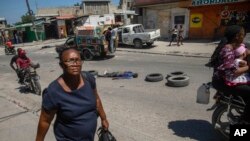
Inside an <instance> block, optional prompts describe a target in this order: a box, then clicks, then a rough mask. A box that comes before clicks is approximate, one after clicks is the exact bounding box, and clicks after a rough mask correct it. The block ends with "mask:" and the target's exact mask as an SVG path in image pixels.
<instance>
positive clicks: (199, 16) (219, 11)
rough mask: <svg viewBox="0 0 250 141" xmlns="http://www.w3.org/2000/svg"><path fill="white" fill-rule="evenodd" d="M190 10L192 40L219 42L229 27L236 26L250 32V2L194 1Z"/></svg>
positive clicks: (234, 0) (246, 0) (241, 0)
mask: <svg viewBox="0 0 250 141" xmlns="http://www.w3.org/2000/svg"><path fill="white" fill-rule="evenodd" d="M188 9H189V10H190V26H189V29H190V30H189V36H190V38H194V39H200V38H203V39H214V40H217V39H219V38H220V37H222V36H223V34H224V30H225V28H226V27H227V26H230V25H234V24H237V25H241V26H243V27H244V28H245V30H246V31H247V32H250V1H249V0H227V1H226V0H224V1H222V0H217V1H206V0H192V1H190V5H189V6H188Z"/></svg>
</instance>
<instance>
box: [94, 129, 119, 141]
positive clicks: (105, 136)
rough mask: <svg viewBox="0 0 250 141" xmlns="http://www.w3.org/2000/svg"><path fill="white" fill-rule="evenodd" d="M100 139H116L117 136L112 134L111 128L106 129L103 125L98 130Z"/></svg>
mask: <svg viewBox="0 0 250 141" xmlns="http://www.w3.org/2000/svg"><path fill="white" fill-rule="evenodd" d="M97 135H98V138H99V140H98V141H116V139H115V137H114V136H113V135H112V134H111V132H110V131H109V130H104V129H103V128H102V127H99V129H98V130H97Z"/></svg>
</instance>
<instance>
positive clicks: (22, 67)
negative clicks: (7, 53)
mask: <svg viewBox="0 0 250 141" xmlns="http://www.w3.org/2000/svg"><path fill="white" fill-rule="evenodd" d="M16 64H17V69H18V71H19V73H20V80H19V82H20V83H21V84H22V83H23V80H24V77H25V74H26V73H27V71H28V69H29V67H30V64H31V61H30V59H29V58H28V57H27V56H26V51H25V50H21V51H20V52H19V54H18V58H17V61H16Z"/></svg>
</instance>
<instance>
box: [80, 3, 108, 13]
mask: <svg viewBox="0 0 250 141" xmlns="http://www.w3.org/2000/svg"><path fill="white" fill-rule="evenodd" d="M82 8H83V13H84V15H103V14H109V13H110V0H84V1H83V2H82Z"/></svg>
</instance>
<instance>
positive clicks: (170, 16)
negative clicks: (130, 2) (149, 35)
mask: <svg viewBox="0 0 250 141" xmlns="http://www.w3.org/2000/svg"><path fill="white" fill-rule="evenodd" d="M189 3H190V1H189V0H134V6H135V7H136V13H137V14H138V16H137V18H138V23H141V24H143V25H144V27H145V28H148V29H150V28H151V29H152V28H159V29H160V30H161V37H162V38H169V37H170V36H171V32H170V30H171V29H173V28H174V26H175V25H183V29H184V38H187V37H188V33H189V10H188V8H186V7H187V6H188V5H189Z"/></svg>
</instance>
